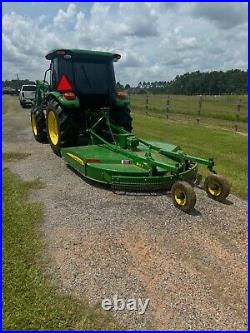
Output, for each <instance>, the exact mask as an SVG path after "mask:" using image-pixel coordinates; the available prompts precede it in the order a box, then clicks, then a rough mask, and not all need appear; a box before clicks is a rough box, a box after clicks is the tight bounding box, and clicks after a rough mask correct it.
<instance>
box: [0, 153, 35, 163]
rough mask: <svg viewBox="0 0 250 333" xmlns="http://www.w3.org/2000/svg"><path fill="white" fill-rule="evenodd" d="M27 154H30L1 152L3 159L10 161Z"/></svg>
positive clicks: (19, 158)
mask: <svg viewBox="0 0 250 333" xmlns="http://www.w3.org/2000/svg"><path fill="white" fill-rule="evenodd" d="M28 156H30V154H28V153H16V152H7V153H3V155H2V158H3V160H4V161H7V162H12V161H16V160H21V159H23V158H25V157H28Z"/></svg>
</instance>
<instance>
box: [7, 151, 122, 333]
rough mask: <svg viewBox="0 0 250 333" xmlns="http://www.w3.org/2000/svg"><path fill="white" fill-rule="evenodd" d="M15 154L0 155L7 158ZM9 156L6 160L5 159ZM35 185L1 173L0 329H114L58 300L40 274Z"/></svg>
mask: <svg viewBox="0 0 250 333" xmlns="http://www.w3.org/2000/svg"><path fill="white" fill-rule="evenodd" d="M13 156H18V158H20V154H14V155H13V153H11V154H5V156H4V158H5V160H6V159H7V160H13ZM9 157H10V158H9ZM41 185H42V184H41V183H40V182H38V181H33V182H23V181H21V180H20V179H19V178H18V177H17V176H16V175H15V174H13V173H11V172H10V171H9V170H8V169H6V168H5V169H4V170H3V243H2V246H3V268H2V271H3V285H2V286H3V319H2V321H3V324H2V326H3V329H4V330H49V329H50V330H60V329H61V330H62V329H68V330H86V329H115V328H116V325H115V324H114V321H113V319H112V318H111V316H110V315H109V314H107V313H106V312H105V313H103V312H102V311H101V310H100V309H98V308H97V307H94V308H91V307H89V306H88V305H87V304H85V303H84V302H80V301H78V300H76V299H73V298H71V297H68V296H60V295H59V294H58V293H57V290H56V288H55V287H54V286H52V285H51V284H50V283H49V282H48V281H47V279H46V277H45V276H44V274H43V269H42V266H43V263H42V262H43V261H42V252H43V243H42V241H41V238H40V236H39V225H40V223H41V222H42V219H43V208H42V205H41V204H40V203H30V202H29V201H28V200H27V199H28V194H29V191H30V190H31V189H32V190H37V189H39V188H40V187H41Z"/></svg>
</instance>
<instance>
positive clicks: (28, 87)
mask: <svg viewBox="0 0 250 333" xmlns="http://www.w3.org/2000/svg"><path fill="white" fill-rule="evenodd" d="M35 94H36V86H35V85H33V84H24V85H23V86H22V88H21V90H20V94H19V100H20V104H21V105H22V107H26V106H31V105H32V103H33V100H34V99H35Z"/></svg>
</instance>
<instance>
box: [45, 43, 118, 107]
mask: <svg viewBox="0 0 250 333" xmlns="http://www.w3.org/2000/svg"><path fill="white" fill-rule="evenodd" d="M120 58H121V56H120V55H119V54H113V53H109V52H98V51H86V50H68V49H63V50H62V49H60V50H53V51H51V52H50V53H48V54H47V55H46V59H48V60H51V66H50V71H51V76H50V86H51V90H52V91H59V92H61V93H71V94H66V97H67V96H68V98H69V99H70V98H71V99H73V97H74V94H75V95H76V96H77V97H78V98H79V100H80V104H81V105H82V104H83V105H84V107H85V108H91V109H92V108H95V109H96V108H100V107H108V106H110V104H111V103H112V100H113V99H114V98H115V96H116V82H115V74H114V67H113V62H114V61H118V60H119V59H120Z"/></svg>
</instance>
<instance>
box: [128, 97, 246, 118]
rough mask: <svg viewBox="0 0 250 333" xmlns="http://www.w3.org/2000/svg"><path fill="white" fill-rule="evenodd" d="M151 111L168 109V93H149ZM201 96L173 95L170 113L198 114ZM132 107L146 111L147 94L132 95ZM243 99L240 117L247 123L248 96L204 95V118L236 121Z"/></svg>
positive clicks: (161, 112)
mask: <svg viewBox="0 0 250 333" xmlns="http://www.w3.org/2000/svg"><path fill="white" fill-rule="evenodd" d="M148 98H149V99H148V100H149V104H148V107H149V112H150V113H152V114H158V115H162V114H164V113H165V111H166V101H167V96H166V95H149V96H148ZM199 99H200V97H199V96H182V95H171V96H170V103H169V114H172V115H175V114H182V115H186V116H191V117H197V116H198V109H199ZM130 100H131V107H132V109H134V110H137V111H145V106H146V95H131V97H130ZM239 100H240V101H241V109H240V117H239V120H240V122H242V123H247V121H248V112H247V105H248V100H247V96H237V95H229V96H224V95H222V96H203V97H202V108H201V117H202V118H212V119H220V120H227V121H235V119H236V110H237V104H238V103H239Z"/></svg>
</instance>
